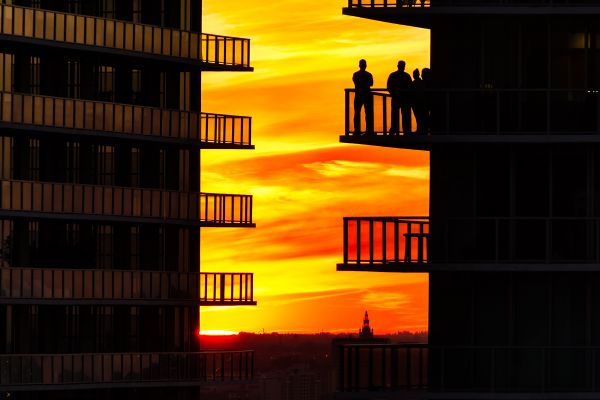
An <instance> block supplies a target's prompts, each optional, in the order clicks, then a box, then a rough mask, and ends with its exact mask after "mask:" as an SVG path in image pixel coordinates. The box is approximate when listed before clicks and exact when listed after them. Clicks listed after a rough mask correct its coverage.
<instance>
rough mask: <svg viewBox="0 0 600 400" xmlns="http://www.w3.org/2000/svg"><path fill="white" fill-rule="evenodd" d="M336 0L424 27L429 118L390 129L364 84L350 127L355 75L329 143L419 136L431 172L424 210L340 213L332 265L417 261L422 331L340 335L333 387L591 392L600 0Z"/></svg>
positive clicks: (428, 393) (405, 391) (531, 394)
mask: <svg viewBox="0 0 600 400" xmlns="http://www.w3.org/2000/svg"><path fill="white" fill-rule="evenodd" d="M344 13H345V14H347V15H352V16H357V17H363V18H369V19H374V20H379V21H385V22H392V23H396V24H402V25H409V26H413V27H419V28H425V29H428V30H429V31H430V35H431V36H430V38H431V76H432V78H431V80H430V81H429V82H428V83H427V90H426V91H425V93H424V94H423V96H424V98H425V101H426V104H427V106H426V107H427V111H428V113H429V115H430V117H429V121H428V122H429V124H428V130H427V132H422V133H419V134H417V133H416V132H404V133H403V135H399V136H391V135H388V132H389V121H390V110H391V100H390V95H389V94H388V93H387V91H386V90H383V89H381V90H379V89H375V90H374V91H373V96H374V100H375V120H376V126H375V131H376V133H377V134H376V135H372V136H359V135H354V133H355V132H353V128H352V126H351V124H350V123H349V121H352V120H351V118H352V113H353V110H352V109H351V106H350V105H351V104H352V103H351V101H352V98H353V95H354V91H353V90H352V89H349V90H347V91H346V100H347V107H346V110H347V116H346V120H347V123H346V132H345V133H346V135H344V136H342V137H341V141H342V142H346V143H358V144H366V145H376V146H386V147H395V148H404V149H413V150H420V151H428V152H429V157H430V174H431V175H430V205H429V216H428V217H381V218H360V217H358V218H346V219H345V221H344V261H343V263H341V264H340V265H338V269H339V270H350V271H353V270H359V271H381V272H423V273H428V274H429V343H428V345H418V346H414V345H412V346H411V345H407V346H400V345H397V346H393V345H391V346H379V347H364V346H363V347H361V346H356V345H353V346H348V347H347V348H346V349H345V351H344V352H343V355H342V360H341V367H340V368H341V370H342V374H341V375H340V381H339V388H340V393H347V392H364V393H367V392H368V391H369V390H372V389H378V390H383V391H387V392H388V393H390V397H393V398H403V397H409V398H412V397H414V396H416V395H417V393H418V392H420V393H421V395H422V396H423V397H424V398H438V397H439V396H441V397H443V398H457V399H460V398H519V399H520V398H549V397H552V398H561V399H567V398H569V399H570V398H596V397H598V394H597V392H598V390H600V389H599V388H600V386H599V384H600V380H599V378H598V374H597V373H596V371H597V367H598V360H599V358H598V356H599V353H598V352H599V350H600V347H598V346H599V345H600V343H599V340H598V337H599V336H598V332H599V330H600V312H599V311H600V297H599V296H598V290H597V289H598V288H599V287H600V286H599V285H600V274H599V273H598V271H599V269H598V266H599V265H600V230H599V229H598V228H599V227H600V225H599V221H600V219H599V217H600V208H599V207H598V204H599V203H598V195H599V194H600V191H599V188H600V174H599V173H598V171H599V169H598V167H599V166H600V135H599V134H600V112H599V110H600V108H599V107H600V101H599V100H600V98H599V96H600V95H599V85H600V70H599V69H598V67H599V66H600V64H599V63H600V57H599V55H600V47H599V45H598V43H599V42H598V38H600V25H598V22H597V19H598V18H597V17H598V15H599V14H600V3H598V2H597V1H585V0H565V1H560V2H558V1H552V0H539V1H532V0H531V1H516V0H514V1H513V0H504V1H491V0H479V1H475V0H469V1H467V0H430V1H423V2H421V1H404V2H402V1H395V0H394V1H387V0H380V1H369V0H351V1H350V2H349V3H348V7H347V8H344ZM399 52H400V54H398V57H399V59H401V58H402V54H401V48H400V49H399ZM414 67H416V66H412V68H414ZM412 68H411V70H412ZM417 95H418V94H417ZM365 396H367V395H366V394H365ZM367 398H368V397H367Z"/></svg>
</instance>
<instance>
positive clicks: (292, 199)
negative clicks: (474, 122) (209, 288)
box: [201, 0, 429, 333]
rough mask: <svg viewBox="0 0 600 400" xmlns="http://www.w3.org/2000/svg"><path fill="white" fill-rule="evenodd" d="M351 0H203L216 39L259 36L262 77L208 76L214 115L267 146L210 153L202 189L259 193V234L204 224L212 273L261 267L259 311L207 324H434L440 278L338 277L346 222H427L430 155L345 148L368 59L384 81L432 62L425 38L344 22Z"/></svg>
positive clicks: (312, 327) (207, 103) (256, 60)
mask: <svg viewBox="0 0 600 400" xmlns="http://www.w3.org/2000/svg"><path fill="white" fill-rule="evenodd" d="M343 6H344V0H278V1H276V2H262V3H261V2H258V3H252V2H247V1H241V0H204V5H203V13H204V18H203V31H204V32H207V33H218V34H223V35H231V36H242V37H249V38H251V40H252V41H251V59H252V65H253V66H254V68H255V72H253V73H204V74H203V78H202V79H203V83H202V102H203V103H202V109H203V111H208V112H220V113H229V114H238V115H251V116H252V117H253V126H252V132H253V141H254V144H255V145H256V150H254V151H245V150H229V151H214V150H205V151H203V152H202V189H203V190H204V191H209V192H232V193H249V194H253V195H254V196H255V198H254V219H255V222H256V223H257V228H256V229H254V230H249V229H216V228H214V229H208V228H207V229H204V230H203V231H202V241H201V259H202V271H203V272H213V271H220V272H221V271H222V272H254V273H255V297H256V298H257V300H258V304H259V305H258V306H256V307H231V308H217V307H212V308H209V307H204V308H202V310H201V329H202V330H213V329H222V330H232V331H247V332H259V331H262V330H263V329H264V330H265V331H266V332H272V331H279V332H290V331H292V332H321V331H330V332H340V331H355V330H357V329H358V328H359V326H360V324H361V321H362V316H363V313H364V310H368V311H369V315H370V317H371V321H372V322H371V323H372V326H373V327H374V329H375V332H376V333H386V332H394V331H397V330H424V329H427V275H426V274H377V273H355V272H336V271H335V267H336V263H337V262H340V261H341V260H342V217H343V216H363V215H427V213H428V196H429V193H428V182H429V181H428V180H429V168H428V163H429V157H428V154H427V153H426V152H419V151H407V150H392V149H378V148H373V147H367V146H357V145H353V146H352V145H342V144H339V143H338V136H339V135H340V134H342V133H343V127H344V91H343V89H344V88H346V87H351V86H352V81H351V76H352V73H353V72H354V71H355V70H356V69H357V64H358V59H360V58H366V59H367V61H368V63H369V68H368V70H369V71H371V72H372V73H373V75H374V77H375V86H376V87H384V86H385V82H386V79H387V75H388V74H389V73H390V72H391V71H393V70H394V69H395V65H396V63H397V61H398V59H404V60H406V62H407V70H408V71H412V70H413V69H414V68H422V67H426V66H428V64H429V54H428V53H429V33H428V31H426V30H421V29H416V28H407V27H401V26H397V25H391V24H385V23H380V22H374V21H368V20H363V19H358V18H353V17H346V16H342V14H341V11H342V7H343Z"/></svg>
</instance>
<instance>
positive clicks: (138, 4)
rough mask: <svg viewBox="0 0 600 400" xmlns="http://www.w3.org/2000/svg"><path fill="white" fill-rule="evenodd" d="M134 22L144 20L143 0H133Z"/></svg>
mask: <svg viewBox="0 0 600 400" xmlns="http://www.w3.org/2000/svg"><path fill="white" fill-rule="evenodd" d="M133 22H134V23H137V24H139V23H141V22H142V0H133Z"/></svg>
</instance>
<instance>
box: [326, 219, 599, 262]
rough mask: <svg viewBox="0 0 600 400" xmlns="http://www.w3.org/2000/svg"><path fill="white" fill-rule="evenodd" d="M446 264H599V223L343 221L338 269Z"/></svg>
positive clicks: (561, 221)
mask: <svg viewBox="0 0 600 400" xmlns="http://www.w3.org/2000/svg"><path fill="white" fill-rule="evenodd" d="M425 264H427V265H425ZM446 264H460V265H461V267H462V268H471V267H469V265H474V266H477V265H480V266H481V265H488V264H490V265H497V264H506V265H510V264H523V265H525V264H532V265H540V266H541V265H546V264H552V265H554V266H556V265H558V264H564V265H568V266H569V268H570V269H576V268H578V267H576V265H579V264H581V265H582V268H589V266H590V265H600V219H599V218H587V217H477V218H473V217H469V218H461V217H450V218H435V219H431V220H430V219H429V218H427V217H348V218H344V262H343V263H342V264H340V265H338V268H339V269H340V270H360V271H419V270H421V271H424V270H433V269H437V268H444V265H446ZM586 265H587V266H586Z"/></svg>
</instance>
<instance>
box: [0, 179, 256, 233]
mask: <svg viewBox="0 0 600 400" xmlns="http://www.w3.org/2000/svg"><path fill="white" fill-rule="evenodd" d="M0 201H1V210H4V211H18V212H36V213H52V214H81V215H96V216H102V217H107V216H113V217H132V218H156V219H162V220H184V221H188V222H192V223H194V222H197V223H199V224H204V225H209V226H210V225H215V226H218V225H251V224H252V196H250V195H235V194H216V193H187V192H175V191H162V190H154V189H137V188H122V187H115V186H95V185H80V184H69V183H48V182H31V181H15V180H10V181H7V180H2V181H0Z"/></svg>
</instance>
